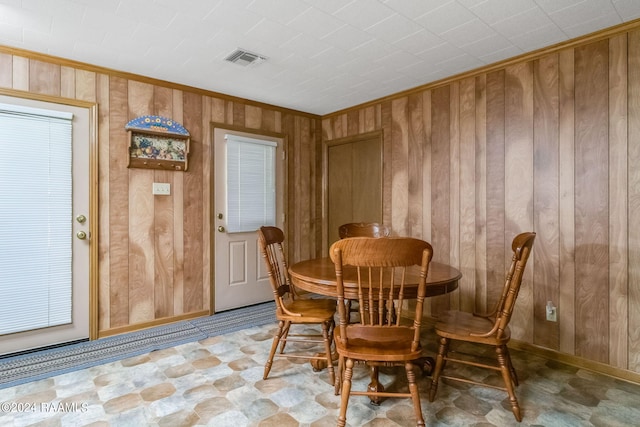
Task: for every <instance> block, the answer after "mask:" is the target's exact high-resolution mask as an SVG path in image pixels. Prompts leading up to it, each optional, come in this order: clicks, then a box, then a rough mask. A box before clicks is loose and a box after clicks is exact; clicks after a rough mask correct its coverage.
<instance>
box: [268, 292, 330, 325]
mask: <svg viewBox="0 0 640 427" xmlns="http://www.w3.org/2000/svg"><path fill="white" fill-rule="evenodd" d="M285 308H286V309H287V310H289V311H290V312H291V313H299V314H301V316H296V315H291V314H287V313H284V312H281V311H280V310H277V311H276V318H277V319H278V320H291V321H295V323H323V322H327V321H329V320H332V319H333V316H334V314H335V312H336V301H335V300H334V299H328V298H319V299H296V300H293V301H290V302H288V303H287V304H285Z"/></svg>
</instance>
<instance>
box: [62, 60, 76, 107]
mask: <svg viewBox="0 0 640 427" xmlns="http://www.w3.org/2000/svg"><path fill="white" fill-rule="evenodd" d="M60 96H61V97H63V98H69V99H74V98H75V97H76V72H75V70H74V69H73V68H71V67H60Z"/></svg>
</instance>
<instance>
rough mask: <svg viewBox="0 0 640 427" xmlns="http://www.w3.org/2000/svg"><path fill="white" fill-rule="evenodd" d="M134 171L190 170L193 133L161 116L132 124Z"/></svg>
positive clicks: (131, 162) (132, 122)
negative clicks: (189, 156) (191, 137)
mask: <svg viewBox="0 0 640 427" xmlns="http://www.w3.org/2000/svg"><path fill="white" fill-rule="evenodd" d="M125 129H126V130H127V131H128V133H129V165H128V167H130V168H144V169H163V170H174V171H186V170H187V168H188V155H189V142H190V136H189V132H187V130H186V129H185V128H184V127H182V126H181V125H180V124H179V123H176V122H174V121H172V120H171V119H167V118H164V117H160V116H142V117H138V118H136V119H134V120H132V121H130V122H129V123H128V124H127V126H126V127H125Z"/></svg>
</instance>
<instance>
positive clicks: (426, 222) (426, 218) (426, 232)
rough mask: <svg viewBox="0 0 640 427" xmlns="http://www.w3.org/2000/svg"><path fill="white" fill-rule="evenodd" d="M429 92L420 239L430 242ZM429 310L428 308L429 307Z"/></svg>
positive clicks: (425, 95) (425, 113)
mask: <svg viewBox="0 0 640 427" xmlns="http://www.w3.org/2000/svg"><path fill="white" fill-rule="evenodd" d="M431 117H432V112H431V91H425V92H424V93H423V94H422V126H423V129H424V130H423V134H424V139H423V141H422V159H421V160H422V216H423V218H422V234H421V235H422V238H423V239H424V240H426V241H428V242H431V215H430V214H429V212H431V173H429V171H431V134H432V123H431ZM429 308H430V307H429Z"/></svg>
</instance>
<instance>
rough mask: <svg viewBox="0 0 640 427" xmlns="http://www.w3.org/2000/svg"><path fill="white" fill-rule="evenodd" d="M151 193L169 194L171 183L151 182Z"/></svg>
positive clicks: (158, 194)
mask: <svg viewBox="0 0 640 427" xmlns="http://www.w3.org/2000/svg"><path fill="white" fill-rule="evenodd" d="M153 194H155V195H157V196H168V195H170V194H171V184H169V183H165V182H154V183H153Z"/></svg>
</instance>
